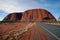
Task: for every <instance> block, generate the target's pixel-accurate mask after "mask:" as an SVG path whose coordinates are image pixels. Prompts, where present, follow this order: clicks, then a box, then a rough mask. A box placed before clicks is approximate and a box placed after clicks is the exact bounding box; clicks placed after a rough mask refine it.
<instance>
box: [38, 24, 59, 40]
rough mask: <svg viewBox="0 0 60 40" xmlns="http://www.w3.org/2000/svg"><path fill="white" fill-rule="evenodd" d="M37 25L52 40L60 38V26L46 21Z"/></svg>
mask: <svg viewBox="0 0 60 40" xmlns="http://www.w3.org/2000/svg"><path fill="white" fill-rule="evenodd" d="M37 25H39V26H40V27H41V28H42V29H43V30H44V32H45V33H46V34H47V35H48V37H49V38H50V40H60V26H57V25H51V24H45V23H37Z"/></svg>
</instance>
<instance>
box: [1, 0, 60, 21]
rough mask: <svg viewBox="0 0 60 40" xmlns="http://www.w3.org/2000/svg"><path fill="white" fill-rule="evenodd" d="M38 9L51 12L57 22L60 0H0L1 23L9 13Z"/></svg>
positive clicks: (59, 12) (59, 13)
mask: <svg viewBox="0 0 60 40" xmlns="http://www.w3.org/2000/svg"><path fill="white" fill-rule="evenodd" d="M37 8H38V9H40V8H41V9H45V10H47V11H49V12H51V14H52V15H53V16H54V17H55V18H56V19H57V20H58V17H59V16H60V0H0V21H1V20H2V19H3V18H4V17H6V16H7V15H8V14H9V13H13V12H24V11H25V10H29V9H37Z"/></svg>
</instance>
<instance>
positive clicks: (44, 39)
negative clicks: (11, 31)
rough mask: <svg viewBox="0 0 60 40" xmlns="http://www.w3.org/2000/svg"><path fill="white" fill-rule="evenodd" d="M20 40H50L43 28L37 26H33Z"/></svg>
mask: <svg viewBox="0 0 60 40" xmlns="http://www.w3.org/2000/svg"><path fill="white" fill-rule="evenodd" d="M20 40H50V39H49V38H48V36H47V35H46V34H45V32H44V31H43V29H42V28H40V27H39V26H37V25H33V26H32V28H30V29H29V30H28V31H27V32H26V33H25V34H23V36H22V37H21V38H20Z"/></svg>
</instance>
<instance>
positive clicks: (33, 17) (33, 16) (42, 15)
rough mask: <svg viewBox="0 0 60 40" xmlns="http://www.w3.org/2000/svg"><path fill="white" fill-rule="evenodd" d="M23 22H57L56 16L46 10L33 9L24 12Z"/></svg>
mask: <svg viewBox="0 0 60 40" xmlns="http://www.w3.org/2000/svg"><path fill="white" fill-rule="evenodd" d="M21 20H22V21H47V20H49V21H56V19H55V18H54V16H53V15H52V14H51V13H50V12H48V11H47V10H44V9H31V10H27V11H25V12H23V15H22V19H21Z"/></svg>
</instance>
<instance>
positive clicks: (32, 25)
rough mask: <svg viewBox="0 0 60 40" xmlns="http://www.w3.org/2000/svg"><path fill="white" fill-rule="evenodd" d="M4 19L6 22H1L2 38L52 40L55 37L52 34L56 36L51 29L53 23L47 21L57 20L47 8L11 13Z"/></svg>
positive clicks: (0, 36) (9, 39)
mask: <svg viewBox="0 0 60 40" xmlns="http://www.w3.org/2000/svg"><path fill="white" fill-rule="evenodd" d="M2 21H4V22H5V23H2V24H0V40H51V39H53V38H54V37H51V35H53V36H55V35H54V34H53V33H51V32H50V31H49V30H50V29H49V27H51V26H52V25H50V26H48V25H47V24H46V23H49V22H50V23H54V22H57V20H56V19H55V17H54V16H53V15H52V14H51V13H50V12H49V11H47V10H45V9H29V10H26V11H24V12H15V13H10V14H8V15H7V16H6V17H5V18H4V19H3V20H2ZM7 21H8V23H7ZM9 21H12V22H9ZM13 21H14V22H13ZM16 21H17V22H16ZM45 26H48V29H49V30H47V29H46V28H47V27H45ZM44 27H45V28H44ZM50 34H51V35H50ZM55 37H56V36H55ZM58 39H59V38H58Z"/></svg>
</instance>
